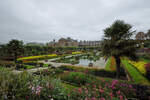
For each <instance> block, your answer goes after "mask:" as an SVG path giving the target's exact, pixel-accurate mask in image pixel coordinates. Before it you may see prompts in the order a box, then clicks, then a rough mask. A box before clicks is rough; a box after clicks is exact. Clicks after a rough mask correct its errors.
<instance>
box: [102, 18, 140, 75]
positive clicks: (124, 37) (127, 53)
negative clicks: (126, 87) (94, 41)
mask: <svg viewBox="0 0 150 100" xmlns="http://www.w3.org/2000/svg"><path fill="white" fill-rule="evenodd" d="M131 28H132V26H131V25H130V24H127V23H125V22H124V21H121V20H116V21H115V22H114V23H113V24H112V25H111V26H110V27H108V28H106V29H105V30H104V40H103V41H102V54H103V56H105V57H107V58H108V57H111V56H113V57H114V58H115V61H116V68H117V76H116V77H117V78H119V76H120V67H121V66H120V64H121V57H129V58H131V59H133V60H135V59H136V58H137V56H136V53H135V51H136V47H137V46H136V42H135V41H134V40H132V39H131V36H132V35H133V34H134V33H135V31H132V30H131Z"/></svg>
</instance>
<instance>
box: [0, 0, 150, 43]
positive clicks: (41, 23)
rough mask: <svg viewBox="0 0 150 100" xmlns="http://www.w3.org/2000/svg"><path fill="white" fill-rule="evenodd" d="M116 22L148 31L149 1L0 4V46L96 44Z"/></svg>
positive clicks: (9, 0) (0, 0) (20, 0)
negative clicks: (59, 42) (68, 40)
mask: <svg viewBox="0 0 150 100" xmlns="http://www.w3.org/2000/svg"><path fill="white" fill-rule="evenodd" d="M116 19H120V20H124V21H125V22H127V23H130V24H131V25H133V29H136V30H137V31H144V32H147V30H148V29H150V0H0V42H4V43H6V42H8V41H9V40H11V39H19V40H23V41H24V42H33V41H34V42H49V41H50V40H52V39H54V38H55V39H59V38H60V37H71V38H73V39H78V40H100V39H102V36H103V29H105V28H106V27H108V26H109V25H111V24H112V23H113V22H114V21H115V20H116Z"/></svg>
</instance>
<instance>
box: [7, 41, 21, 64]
mask: <svg viewBox="0 0 150 100" xmlns="http://www.w3.org/2000/svg"><path fill="white" fill-rule="evenodd" d="M7 48H8V53H9V54H10V56H13V57H14V61H15V63H16V62H17V57H18V56H19V55H21V54H22V53H24V47H23V42H22V41H19V40H11V41H10V42H9V43H8V44H7Z"/></svg>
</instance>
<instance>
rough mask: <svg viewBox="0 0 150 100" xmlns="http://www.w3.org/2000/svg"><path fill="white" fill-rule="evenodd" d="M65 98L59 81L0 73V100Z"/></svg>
mask: <svg viewBox="0 0 150 100" xmlns="http://www.w3.org/2000/svg"><path fill="white" fill-rule="evenodd" d="M66 97H67V94H66V89H65V88H64V87H63V85H62V83H61V81H60V80H59V79H52V78H50V77H46V76H36V77H34V76H32V75H30V74H28V73H26V72H23V73H21V74H18V75H15V74H13V73H11V72H10V71H6V70H5V71H0V99H1V100H24V99H29V100H41V99H44V100H49V99H52V98H53V99H55V100H64V99H66Z"/></svg>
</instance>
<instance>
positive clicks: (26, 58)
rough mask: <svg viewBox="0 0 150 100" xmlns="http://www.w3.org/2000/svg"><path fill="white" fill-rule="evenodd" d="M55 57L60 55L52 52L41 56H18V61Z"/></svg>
mask: <svg viewBox="0 0 150 100" xmlns="http://www.w3.org/2000/svg"><path fill="white" fill-rule="evenodd" d="M55 57H58V55H56V54H50V55H41V56H29V57H23V58H18V59H17V61H23V62H28V61H32V60H42V59H50V58H55Z"/></svg>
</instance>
